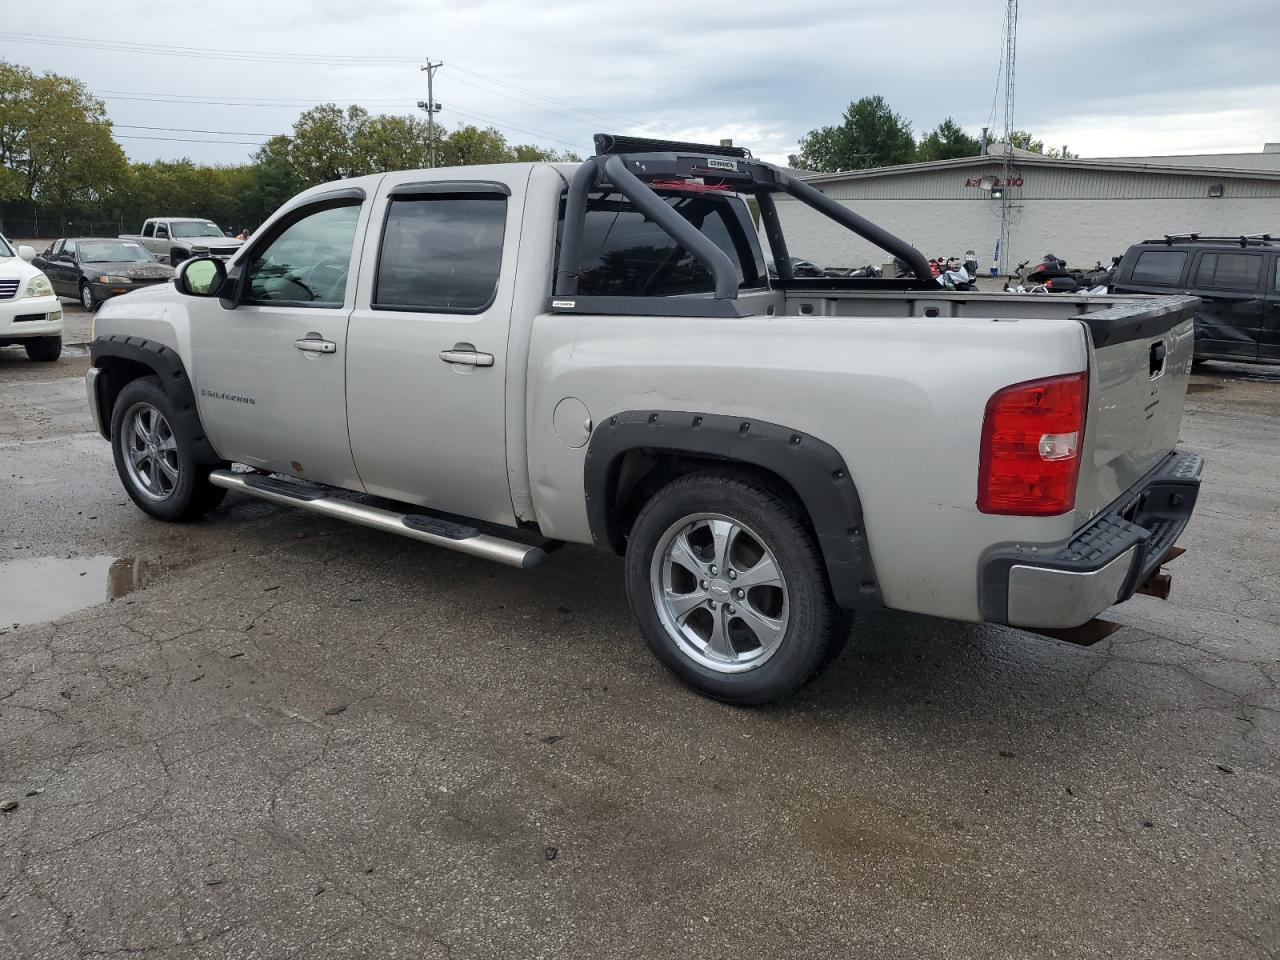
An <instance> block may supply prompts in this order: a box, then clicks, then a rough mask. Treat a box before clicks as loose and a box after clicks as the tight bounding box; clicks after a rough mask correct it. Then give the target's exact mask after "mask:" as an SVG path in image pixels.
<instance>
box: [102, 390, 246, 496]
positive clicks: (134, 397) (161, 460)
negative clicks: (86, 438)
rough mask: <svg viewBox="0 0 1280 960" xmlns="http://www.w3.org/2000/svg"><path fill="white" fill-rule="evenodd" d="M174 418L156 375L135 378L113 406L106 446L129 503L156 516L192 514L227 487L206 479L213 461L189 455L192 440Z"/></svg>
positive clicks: (223, 492) (221, 493)
mask: <svg viewBox="0 0 1280 960" xmlns="http://www.w3.org/2000/svg"><path fill="white" fill-rule="evenodd" d="M175 422H177V418H176V417H175V416H174V408H173V403H172V401H171V400H170V399H169V397H168V395H166V394H165V392H164V390H163V389H162V388H161V386H160V380H159V378H157V377H142V378H140V379H138V380H134V381H132V382H130V383H129V384H128V385H126V386H125V388H124V389H123V390H121V391H120V396H119V397H117V398H116V403H115V406H114V407H113V408H112V413H111V451H112V453H113V454H114V455H115V461H116V472H117V473H118V474H119V475H120V480H121V481H122V482H123V483H124V488H125V490H126V491H128V493H129V496H130V497H131V498H133V502H134V503H136V504H137V505H138V506H139V507H141V508H142V509H143V510H144V511H145V512H147V513H149V514H151V516H153V517H157V518H158V519H160V520H193V519H195V518H197V517H200V516H203V515H204V514H205V513H208V512H209V511H210V510H212V509H213V508H214V507H216V506H217V505H218V504H219V503H221V502H222V498H223V497H224V496H226V493H227V491H226V490H224V489H222V488H221V487H215V486H214V485H213V484H212V483H210V482H209V472H210V470H212V469H213V466H212V465H210V464H203V463H197V462H195V461H194V460H193V459H192V456H191V442H190V440H188V439H187V438H186V437H184V436H182V435H181V434H180V433H178V432H177V431H175V430H174V426H173V425H174V423H175Z"/></svg>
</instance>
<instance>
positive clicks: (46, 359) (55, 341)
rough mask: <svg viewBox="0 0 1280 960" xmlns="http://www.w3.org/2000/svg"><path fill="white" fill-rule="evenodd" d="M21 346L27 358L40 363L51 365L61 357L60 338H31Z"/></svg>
mask: <svg viewBox="0 0 1280 960" xmlns="http://www.w3.org/2000/svg"><path fill="white" fill-rule="evenodd" d="M22 345H23V347H25V348H26V351H27V357H28V358H30V359H32V360H38V361H39V362H41V363H52V362H53V361H54V360H57V359H58V358H59V357H60V356H62V337H32V338H31V339H30V340H27V341H25V342H24V343H23V344H22Z"/></svg>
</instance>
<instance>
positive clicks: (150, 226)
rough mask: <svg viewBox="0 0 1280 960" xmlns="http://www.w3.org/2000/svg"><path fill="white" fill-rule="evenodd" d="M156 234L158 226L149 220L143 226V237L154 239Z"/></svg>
mask: <svg viewBox="0 0 1280 960" xmlns="http://www.w3.org/2000/svg"><path fill="white" fill-rule="evenodd" d="M155 234H156V224H155V221H154V220H148V221H147V222H146V223H144V224H143V225H142V235H143V236H144V237H154V236H155Z"/></svg>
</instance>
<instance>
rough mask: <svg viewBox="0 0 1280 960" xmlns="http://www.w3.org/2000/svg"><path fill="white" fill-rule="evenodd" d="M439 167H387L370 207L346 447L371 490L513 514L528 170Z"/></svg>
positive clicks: (492, 515) (467, 511)
mask: <svg viewBox="0 0 1280 960" xmlns="http://www.w3.org/2000/svg"><path fill="white" fill-rule="evenodd" d="M456 175H457V174H456V172H453V173H452V176H453V177H456ZM448 177H450V171H448V170H442V171H441V172H440V173H439V174H438V175H436V176H434V177H433V176H432V175H431V174H424V173H421V172H418V173H413V174H399V175H397V174H390V175H388V176H387V177H386V179H385V180H384V181H383V185H382V187H381V189H380V191H379V195H378V198H377V201H376V203H375V205H374V207H375V210H376V211H378V214H377V216H378V218H379V219H380V221H381V222H376V221H375V223H374V224H373V225H372V228H371V230H370V235H369V242H368V243H366V245H365V253H364V258H363V261H362V267H361V271H360V281H359V283H360V285H359V289H358V292H357V299H356V309H355V312H354V313H353V314H352V315H351V324H350V328H349V332H348V337H347V426H348V428H349V430H350V432H351V452H352V454H353V456H354V457H355V464H356V469H357V470H359V471H360V478H361V479H362V480H363V481H364V485H365V489H366V490H368V491H369V493H371V494H375V495H377V496H383V497H388V498H390V499H393V500H400V501H404V502H406V503H412V504H417V505H420V506H425V507H429V508H432V509H436V510H442V511H446V512H449V513H456V514H461V515H463V516H467V517H474V518H477V519H480V520H489V521H493V522H496V523H504V524H514V523H515V516H514V510H513V508H512V504H511V488H510V483H509V482H508V479H507V461H506V381H507V370H508V364H507V360H508V357H507V338H508V335H509V331H510V324H511V310H512V296H513V292H512V291H513V288H514V283H515V272H516V265H517V254H518V252H519V251H518V244H517V242H516V241H517V238H518V237H519V236H520V223H521V219H522V216H523V208H524V196H525V187H526V183H527V180H528V170H527V169H526V170H521V169H520V168H514V169H513V170H512V172H510V173H508V172H506V171H503V172H502V173H501V174H500V175H499V176H496V177H494V178H493V179H488V178H486V179H484V180H467V181H459V180H457V179H447V178H448ZM375 238H376V239H375ZM523 359H524V358H523V357H520V356H517V357H515V358H513V362H523ZM522 400H523V398H522V397H521V398H517V402H521V401H522Z"/></svg>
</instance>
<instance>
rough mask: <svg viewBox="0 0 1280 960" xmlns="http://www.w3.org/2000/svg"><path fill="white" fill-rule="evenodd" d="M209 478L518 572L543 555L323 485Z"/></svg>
mask: <svg viewBox="0 0 1280 960" xmlns="http://www.w3.org/2000/svg"><path fill="white" fill-rule="evenodd" d="M209 482H210V483H212V484H213V485H214V486H215V487H222V488H223V489H225V490H237V491H239V492H240V493H247V494H248V495H249V496H251V497H257V498H258V499H260V500H266V501H268V502H270V503H279V504H283V505H285V506H290V507H297V508H299V509H300V510H309V511H311V512H312V513H319V514H322V515H323V516H326V517H334V518H335V519H337V520H346V521H347V522H348V523H358V524H360V526H362V527H370V528H372V529H374V530H382V531H384V532H385V533H394V534H396V535H397V536H401V537H408V538H409V539H410V540H420V541H421V542H423V543H430V544H434V545H435V546H437V547H445V548H446V549H448V550H457V551H458V552H459V553H469V554H471V555H472V556H475V557H483V558H484V559H486V560H496V561H497V562H498V563H505V564H506V565H507V566H509V567H520V568H521V569H522V570H528V569H529V568H530V567H536V566H537V565H538V564H540V563H541V562H542V561H543V560H544V559H545V558H546V552H545V551H544V550H543V549H542V548H541V547H535V546H531V545H530V544H527V543H518V542H516V541H515V540H503V539H502V538H501V537H493V536H490V535H489V534H487V533H481V532H480V531H479V530H477V529H476V528H475V527H469V526H466V525H464V524H460V523H455V522H452V521H449V520H443V519H441V518H438V517H432V516H426V515H424V514H412V513H396V512H395V511H393V510H383V509H381V508H380V507H370V506H366V505H365V504H362V503H356V502H353V501H351V500H347V499H344V498H341V497H336V496H333V495H331V494H329V493H328V492H327V491H326V488H325V487H312V486H303V485H302V484H295V483H290V482H289V481H288V480H277V479H275V478H274V477H264V476H262V475H260V474H255V473H232V472H231V471H230V470H214V471H213V472H212V473H210V474H209ZM290 488H293V489H290Z"/></svg>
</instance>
